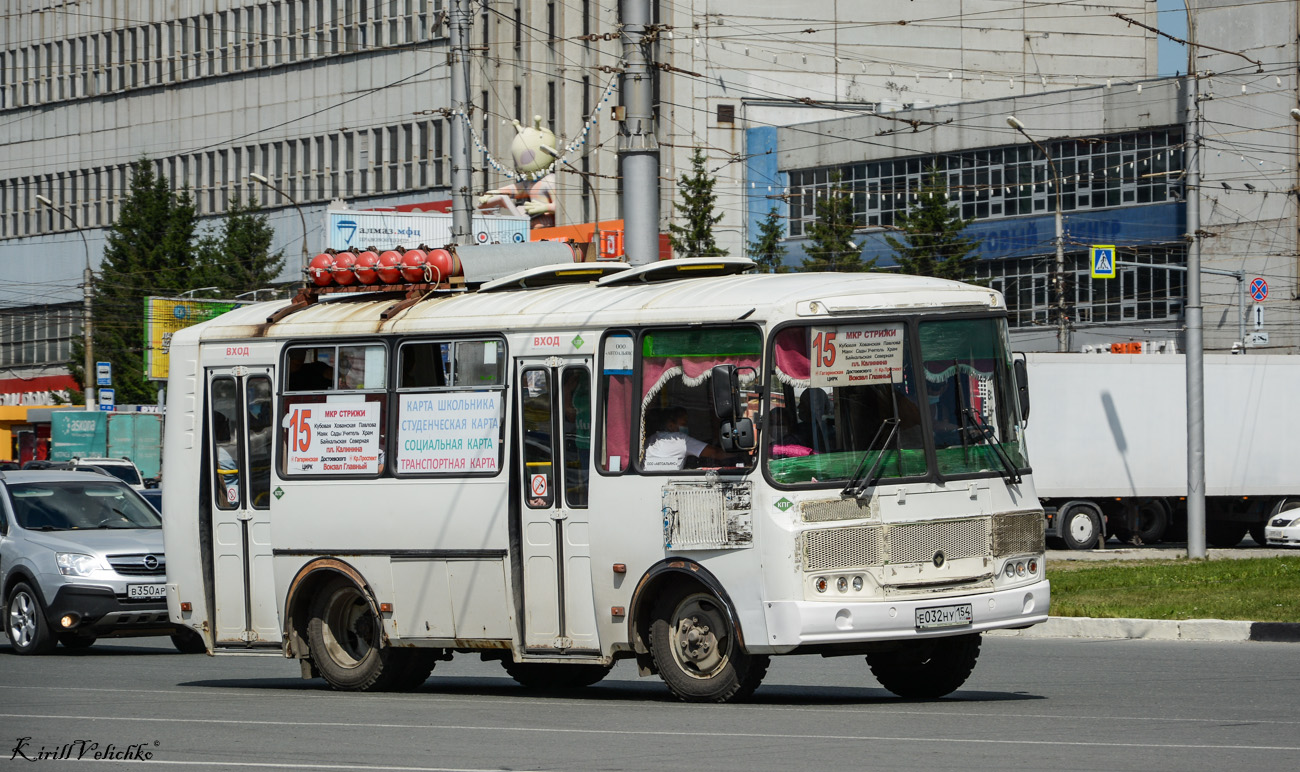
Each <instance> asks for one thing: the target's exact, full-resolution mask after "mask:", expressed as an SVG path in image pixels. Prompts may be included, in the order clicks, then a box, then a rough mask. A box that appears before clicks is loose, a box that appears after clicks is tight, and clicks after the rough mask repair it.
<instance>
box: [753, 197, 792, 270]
mask: <svg viewBox="0 0 1300 772" xmlns="http://www.w3.org/2000/svg"><path fill="white" fill-rule="evenodd" d="M784 236H785V224H784V223H782V222H781V213H780V212H779V211H778V210H777V208H776V207H772V211H770V212H768V213H767V217H764V218H763V222H761V223H759V225H758V240H757V241H751V242H749V256H750V257H751V258H753V260H754V262H756V263H758V269H759V270H760V271H762V272H763V273H786V272H787V271H788V270H789V269H788V268H786V267H785V266H784V265H782V264H781V258H782V257H784V256H785V245H784V244H782V243H781V239H782V238H783V237H784Z"/></svg>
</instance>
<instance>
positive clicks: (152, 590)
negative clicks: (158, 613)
mask: <svg viewBox="0 0 1300 772" xmlns="http://www.w3.org/2000/svg"><path fill="white" fill-rule="evenodd" d="M126 597H128V598H130V599H131V600H154V599H155V598H165V597H167V585H165V584H128V585H127V586H126ZM918 613H919V612H918Z"/></svg>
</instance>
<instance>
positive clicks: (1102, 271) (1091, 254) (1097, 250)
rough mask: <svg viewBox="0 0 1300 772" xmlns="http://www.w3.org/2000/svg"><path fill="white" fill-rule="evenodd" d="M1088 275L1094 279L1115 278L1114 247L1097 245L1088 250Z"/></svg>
mask: <svg viewBox="0 0 1300 772" xmlns="http://www.w3.org/2000/svg"><path fill="white" fill-rule="evenodd" d="M1088 262H1089V264H1090V265H1091V267H1092V270H1091V271H1090V273H1091V274H1092V278H1094V279H1113V278H1115V245H1114V244H1098V245H1096V246H1093V247H1089V249H1088Z"/></svg>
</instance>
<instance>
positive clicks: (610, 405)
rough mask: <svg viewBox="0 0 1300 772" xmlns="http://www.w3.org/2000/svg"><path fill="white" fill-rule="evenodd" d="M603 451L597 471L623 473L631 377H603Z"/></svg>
mask: <svg viewBox="0 0 1300 772" xmlns="http://www.w3.org/2000/svg"><path fill="white" fill-rule="evenodd" d="M605 379H606V381H605V383H606V385H605V448H604V452H603V453H602V454H601V462H600V468H601V470H603V471H606V472H622V471H623V470H624V469H626V468H627V462H628V458H629V457H630V455H631V449H632V376H631V375H606V376H605Z"/></svg>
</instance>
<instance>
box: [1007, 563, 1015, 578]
mask: <svg viewBox="0 0 1300 772" xmlns="http://www.w3.org/2000/svg"><path fill="white" fill-rule="evenodd" d="M1004 571H1005V573H1006V575H1007V578H1008V579H1014V578H1016V564H1015V561H1011V560H1009V561H1007V567H1006V568H1005V569H1004Z"/></svg>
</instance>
